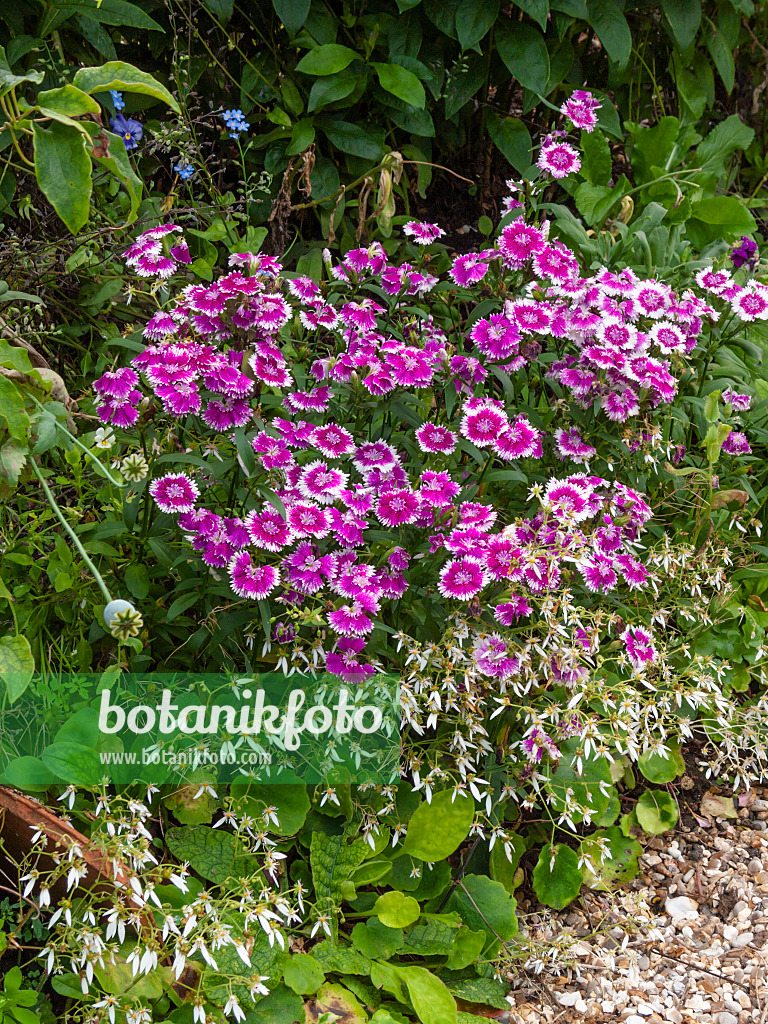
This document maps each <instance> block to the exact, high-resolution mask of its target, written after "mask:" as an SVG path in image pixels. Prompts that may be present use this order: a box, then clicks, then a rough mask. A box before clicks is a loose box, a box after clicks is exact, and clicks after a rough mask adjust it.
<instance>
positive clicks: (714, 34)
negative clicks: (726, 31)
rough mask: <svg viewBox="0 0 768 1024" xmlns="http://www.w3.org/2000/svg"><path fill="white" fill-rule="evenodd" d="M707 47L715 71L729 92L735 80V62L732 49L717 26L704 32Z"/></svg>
mask: <svg viewBox="0 0 768 1024" xmlns="http://www.w3.org/2000/svg"><path fill="white" fill-rule="evenodd" d="M706 39H707V49H708V50H709V53H710V56H711V57H712V60H713V61H714V64H715V67H716V68H717V72H718V74H719V75H720V77H721V78H722V80H723V85H724V86H725V91H726V92H728V93H730V92H731V90H732V89H733V86H734V84H735V82H736V62H735V61H734V59H733V50H732V49H731V47H730V46H729V45H728V41H727V39H726V38H725V37H724V35H723V33H722V32H720V31H719V26H718V27H716V28H710V30H709V32H707V34H706Z"/></svg>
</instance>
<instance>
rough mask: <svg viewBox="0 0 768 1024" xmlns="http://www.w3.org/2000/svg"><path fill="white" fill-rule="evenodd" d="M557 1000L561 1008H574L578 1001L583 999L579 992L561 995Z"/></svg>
mask: <svg viewBox="0 0 768 1024" xmlns="http://www.w3.org/2000/svg"><path fill="white" fill-rule="evenodd" d="M556 998H557V1001H558V1003H560V1005H561V1006H574V1005H575V1004H576V1001H577V1000H578V999H580V998H581V997H580V996H579V993H578V992H563V993H562V995H559V996H557V997H556Z"/></svg>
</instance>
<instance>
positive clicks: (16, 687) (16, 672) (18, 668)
mask: <svg viewBox="0 0 768 1024" xmlns="http://www.w3.org/2000/svg"><path fill="white" fill-rule="evenodd" d="M2 379H3V378H0V380H2ZM34 671H35V659H34V658H33V657H32V648H31V647H30V646H29V640H27V638H26V637H25V636H2V637H0V679H2V681H3V682H4V683H5V689H6V692H7V694H8V700H9V701H10V703H11V704H13V702H14V701H15V700H17V699H18V698H19V697H20V696H21V695H22V693H24V691H25V690H26V688H27V687H28V686H29V684H30V681H31V679H32V673H33V672H34Z"/></svg>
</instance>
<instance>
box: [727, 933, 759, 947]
mask: <svg viewBox="0 0 768 1024" xmlns="http://www.w3.org/2000/svg"><path fill="white" fill-rule="evenodd" d="M754 937H755V936H754V935H753V934H752V932H742V933H741V935H739V937H738V938H737V939H734V940H733V943H732V945H733V946H734V947H735V948H736V949H738V948H740V947H741V946H748V945H749V943H750V942H751V941H752V939H754Z"/></svg>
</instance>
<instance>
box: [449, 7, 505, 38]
mask: <svg viewBox="0 0 768 1024" xmlns="http://www.w3.org/2000/svg"><path fill="white" fill-rule="evenodd" d="M500 7H501V0H459V6H458V7H457V8H456V34H457V35H458V37H459V42H460V43H461V47H462V49H464V50H468V49H470V47H473V46H475V45H476V44H477V43H479V42H480V40H481V39H482V38H483V37H484V36H485V34H486V33H487V32H488V30H489V29H490V28H491V26H492V25H493V23H494V22H495V21H496V19H497V18H498V16H499V8H500Z"/></svg>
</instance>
